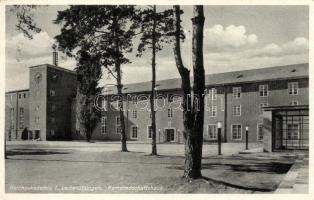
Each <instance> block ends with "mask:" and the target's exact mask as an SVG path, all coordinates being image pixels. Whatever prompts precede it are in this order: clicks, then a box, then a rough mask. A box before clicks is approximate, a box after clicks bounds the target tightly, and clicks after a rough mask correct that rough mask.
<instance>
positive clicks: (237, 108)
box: [232, 104, 241, 116]
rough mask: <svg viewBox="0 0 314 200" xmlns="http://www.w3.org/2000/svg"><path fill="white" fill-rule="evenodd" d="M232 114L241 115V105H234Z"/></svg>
mask: <svg viewBox="0 0 314 200" xmlns="http://www.w3.org/2000/svg"><path fill="white" fill-rule="evenodd" d="M232 114H233V116H241V105H240V104H238V105H233V109H232Z"/></svg>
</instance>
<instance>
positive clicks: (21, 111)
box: [19, 108, 24, 129]
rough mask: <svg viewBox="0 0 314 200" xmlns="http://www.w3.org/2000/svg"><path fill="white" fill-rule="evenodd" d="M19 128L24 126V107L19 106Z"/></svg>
mask: <svg viewBox="0 0 314 200" xmlns="http://www.w3.org/2000/svg"><path fill="white" fill-rule="evenodd" d="M19 125H20V129H23V128H24V108H20V120H19Z"/></svg>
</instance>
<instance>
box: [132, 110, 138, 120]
mask: <svg viewBox="0 0 314 200" xmlns="http://www.w3.org/2000/svg"><path fill="white" fill-rule="evenodd" d="M132 117H133V119H137V110H133V111H132Z"/></svg>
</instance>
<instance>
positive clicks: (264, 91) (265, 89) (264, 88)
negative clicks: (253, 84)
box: [259, 85, 268, 97]
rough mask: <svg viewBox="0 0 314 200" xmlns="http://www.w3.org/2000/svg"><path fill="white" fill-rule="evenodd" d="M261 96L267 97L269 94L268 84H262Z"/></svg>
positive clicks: (260, 87) (260, 88)
mask: <svg viewBox="0 0 314 200" xmlns="http://www.w3.org/2000/svg"><path fill="white" fill-rule="evenodd" d="M259 96H260V97H267V96H268V85H260V86H259Z"/></svg>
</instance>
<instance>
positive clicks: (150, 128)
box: [147, 125, 153, 139]
mask: <svg viewBox="0 0 314 200" xmlns="http://www.w3.org/2000/svg"><path fill="white" fill-rule="evenodd" d="M152 135H153V132H152V126H150V125H149V126H147V137H148V138H149V139H151V138H152Z"/></svg>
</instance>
